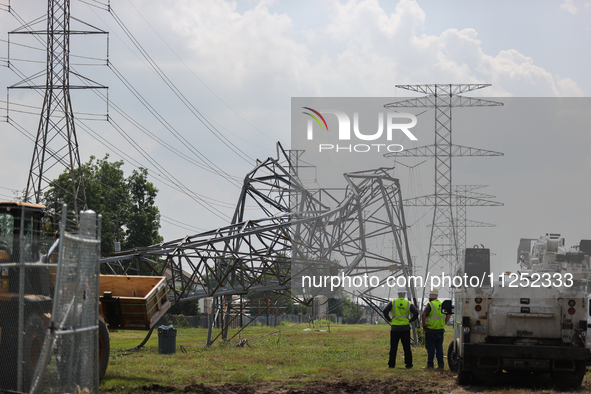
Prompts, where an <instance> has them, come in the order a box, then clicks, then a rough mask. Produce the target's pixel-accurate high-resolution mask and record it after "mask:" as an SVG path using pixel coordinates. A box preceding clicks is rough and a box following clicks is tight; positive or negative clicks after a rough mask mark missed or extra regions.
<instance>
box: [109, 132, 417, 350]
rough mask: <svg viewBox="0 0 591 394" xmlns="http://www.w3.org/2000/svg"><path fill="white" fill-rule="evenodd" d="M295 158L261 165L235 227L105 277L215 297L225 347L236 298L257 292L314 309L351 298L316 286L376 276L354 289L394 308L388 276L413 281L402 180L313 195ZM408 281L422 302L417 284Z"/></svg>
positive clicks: (366, 174) (355, 182) (162, 247)
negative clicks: (390, 247) (140, 271)
mask: <svg viewBox="0 0 591 394" xmlns="http://www.w3.org/2000/svg"><path fill="white" fill-rule="evenodd" d="M293 157H294V156H293V155H292V154H291V152H286V151H284V150H283V149H282V148H281V146H280V145H279V144H278V157H277V158H276V159H275V158H268V159H267V160H265V161H263V162H258V163H257V165H256V167H255V168H254V169H253V170H252V171H251V172H250V173H248V174H247V176H246V177H245V179H244V183H243V185H244V186H243V188H242V192H241V194H240V198H239V200H238V204H237V206H236V210H235V214H234V218H233V222H232V224H230V225H228V226H226V227H222V228H218V229H216V230H212V231H208V232H205V233H201V234H196V235H192V236H187V237H185V238H182V239H178V240H174V241H169V242H164V243H162V244H158V245H152V246H149V247H146V248H141V249H138V250H133V251H124V252H119V253H113V254H110V255H108V256H103V259H102V260H101V262H102V263H103V265H102V271H103V272H105V273H111V274H120V273H129V272H130V270H132V269H135V268H132V267H137V266H138V265H143V266H144V267H145V269H144V270H149V271H150V272H152V273H153V274H155V275H160V276H166V277H167V282H168V287H169V289H170V291H171V294H172V299H173V301H176V302H178V301H186V300H194V299H201V298H206V297H213V298H214V309H217V311H218V314H219V315H222V316H224V320H223V323H222V326H223V328H222V331H221V333H220V334H219V335H218V337H219V336H220V335H221V336H222V339H224V340H227V339H228V338H227V337H226V335H227V328H228V327H229V325H230V324H231V322H232V321H233V320H235V319H237V318H242V316H243V313H242V311H236V310H233V306H232V299H233V298H235V297H240V298H243V297H246V298H248V299H249V300H250V302H252V301H254V300H256V299H257V295H258V294H264V293H265V292H267V294H268V292H272V293H274V294H275V295H276V297H277V298H278V297H280V296H289V297H291V298H293V299H294V300H295V301H297V302H300V303H303V304H306V305H309V304H310V302H311V301H312V300H313V299H314V298H316V297H319V296H324V297H335V296H338V293H339V292H340V291H346V292H352V291H353V290H351V288H348V289H347V288H346V285H338V286H336V287H335V288H331V284H330V283H329V284H327V285H326V286H316V285H314V284H313V283H316V281H317V280H322V279H323V278H325V277H326V276H328V275H332V276H335V277H336V276H339V275H340V276H341V277H345V276H347V277H350V278H359V279H360V280H361V282H362V281H363V277H364V276H367V274H368V273H370V274H372V275H373V276H374V277H375V278H376V280H375V282H371V281H370V282H371V283H369V285H368V286H364V287H361V288H360V287H358V286H355V287H356V289H355V291H356V292H355V296H358V297H360V298H362V299H364V300H365V301H366V302H367V303H368V304H369V305H373V303H374V301H375V302H376V303H380V302H382V301H384V300H386V298H384V294H383V293H384V289H385V288H386V287H387V286H386V285H387V280H388V277H392V276H393V277H397V276H405V277H407V276H408V275H412V262H411V258H410V251H409V247H408V241H407V238H406V224H405V219H404V212H403V205H402V198H401V193H400V187H399V183H398V180H397V179H395V178H393V177H392V176H390V175H389V174H388V170H386V169H376V170H368V171H362V172H356V173H349V174H345V180H346V182H347V188H345V189H344V190H343V194H342V195H336V194H335V192H334V191H333V190H331V193H329V192H328V191H326V190H324V189H319V190H308V189H306V188H305V187H304V186H303V185H302V183H301V181H300V179H299V178H298V177H297V176H295V172H296V171H293V169H292V166H293V163H291V161H290V158H292V159H293ZM247 206H249V207H253V206H255V207H258V208H259V212H262V213H263V215H262V216H264V217H262V218H258V219H251V218H247V217H246V216H245V212H246V211H245V208H246V207H247ZM376 240H380V241H381V244H387V243H389V242H392V244H394V245H396V248H395V253H393V254H392V256H391V257H390V256H384V255H383V253H381V252H380V251H377V250H375V249H372V248H371V247H369V246H368V245H372V244H376V243H377V242H376ZM307 278H308V282H307V284H306V279H307ZM312 278H313V279H312ZM366 281H367V279H366ZM405 283H407V290H408V293H409V294H410V295H411V297H412V298H415V290H414V286H413V284H412V283H410V281H408V282H406V281H405ZM390 287H392V286H391V285H390ZM415 302H416V301H415ZM250 317H251V318H252V317H253V316H250ZM250 321H252V320H250ZM211 330H212V329H211V326H210V336H209V338H208V345H210V344H211V343H212V342H213V341H214V340H215V339H216V338H217V337H216V338H214V339H212V338H211ZM230 339H231V338H230Z"/></svg>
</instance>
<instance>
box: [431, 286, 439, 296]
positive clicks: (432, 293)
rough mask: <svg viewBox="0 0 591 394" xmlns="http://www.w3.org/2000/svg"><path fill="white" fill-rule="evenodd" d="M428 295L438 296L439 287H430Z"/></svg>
mask: <svg viewBox="0 0 591 394" xmlns="http://www.w3.org/2000/svg"><path fill="white" fill-rule="evenodd" d="M429 297H435V298H437V297H439V289H438V288H437V287H432V288H431V292H430V293H429Z"/></svg>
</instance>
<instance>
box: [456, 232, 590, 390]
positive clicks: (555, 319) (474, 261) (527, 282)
mask: <svg viewBox="0 0 591 394" xmlns="http://www.w3.org/2000/svg"><path fill="white" fill-rule="evenodd" d="M590 255H591V241H589V240H583V241H581V242H580V244H579V245H577V246H575V247H572V248H570V249H568V250H567V249H566V248H565V246H564V238H561V237H560V235H559V234H546V236H544V237H540V239H538V240H533V239H521V241H520V244H519V248H518V254H517V256H518V257H517V259H518V261H517V263H518V264H519V266H520V267H519V270H518V271H517V272H513V273H510V272H505V273H502V274H491V270H490V252H489V250H488V249H484V248H472V249H466V250H465V253H464V267H463V272H460V273H458V274H460V275H462V276H463V275H464V274H467V275H468V276H469V277H470V276H478V277H479V278H487V280H485V281H484V283H480V285H479V286H477V287H469V286H465V285H464V286H462V287H458V288H455V289H454V300H455V319H454V340H453V341H452V342H451V344H450V346H449V349H448V363H449V366H450V369H451V370H452V371H457V372H458V381H459V383H460V384H469V383H476V384H478V383H482V382H483V381H486V380H489V379H491V378H494V374H497V373H512V374H532V373H534V374H542V373H549V374H551V376H552V379H553V382H554V383H555V384H556V385H558V386H562V387H578V386H580V385H581V382H582V380H583V378H584V376H585V372H586V360H587V359H588V358H589V356H590V351H589V347H591V342H590V341H589V338H587V328H588V327H591V324H590V323H591V319H589V316H590V313H589V311H590V307H591V301H590V300H589V296H588V295H589V293H588V290H587V283H588V280H587V279H588V277H589V273H590V272H591V269H590V268H591V265H590V261H589V256H590ZM488 279H492V280H488Z"/></svg>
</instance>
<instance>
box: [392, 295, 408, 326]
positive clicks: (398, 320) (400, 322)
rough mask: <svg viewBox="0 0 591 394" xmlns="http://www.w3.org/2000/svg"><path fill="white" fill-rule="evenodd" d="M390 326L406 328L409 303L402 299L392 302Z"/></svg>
mask: <svg viewBox="0 0 591 394" xmlns="http://www.w3.org/2000/svg"><path fill="white" fill-rule="evenodd" d="M392 316H394V317H393V318H392V325H393V326H406V325H408V324H409V317H410V301H408V300H405V299H404V298H398V299H396V300H392Z"/></svg>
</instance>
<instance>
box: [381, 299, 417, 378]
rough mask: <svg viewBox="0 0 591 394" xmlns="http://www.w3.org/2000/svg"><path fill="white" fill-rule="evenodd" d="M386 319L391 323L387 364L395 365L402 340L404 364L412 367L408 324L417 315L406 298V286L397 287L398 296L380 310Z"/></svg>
mask: <svg viewBox="0 0 591 394" xmlns="http://www.w3.org/2000/svg"><path fill="white" fill-rule="evenodd" d="M390 312H392V317H390ZM382 313H383V314H384V317H385V319H386V321H389V322H390V324H391V326H392V327H391V329H390V357H389V359H388V366H389V367H390V368H394V367H395V366H396V353H397V352H398V341H400V342H402V348H403V349H404V364H405V365H406V368H407V369H410V368H412V352H411V349H410V324H411V323H412V322H414V321H415V320H417V318H418V317H419V311H418V309H417V308H416V307H415V306H414V305H413V304H412V303H411V302H410V301H409V300H407V299H406V288H404V287H399V288H398V298H397V299H395V300H392V302H388V304H386V306H385V308H384V309H383V310H382Z"/></svg>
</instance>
